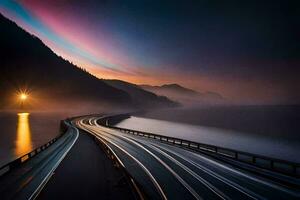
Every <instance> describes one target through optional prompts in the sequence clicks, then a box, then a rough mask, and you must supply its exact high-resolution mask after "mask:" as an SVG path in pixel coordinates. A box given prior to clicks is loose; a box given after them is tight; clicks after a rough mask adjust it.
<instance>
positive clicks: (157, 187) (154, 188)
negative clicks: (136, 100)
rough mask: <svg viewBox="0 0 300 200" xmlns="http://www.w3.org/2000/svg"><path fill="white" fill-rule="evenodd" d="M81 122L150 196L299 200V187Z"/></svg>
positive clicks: (92, 122)
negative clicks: (112, 153) (111, 151)
mask: <svg viewBox="0 0 300 200" xmlns="http://www.w3.org/2000/svg"><path fill="white" fill-rule="evenodd" d="M76 124H77V126H78V127H80V128H81V129H84V130H86V131H87V132H89V133H91V134H92V135H94V136H96V137H97V138H98V139H99V140H100V141H102V142H104V143H105V144H106V145H108V146H109V147H110V148H111V149H112V150H113V151H114V153H115V154H116V155H117V156H118V158H119V159H120V160H121V162H122V163H123V164H124V166H125V167H126V169H127V171H128V172H129V173H130V174H131V176H132V177H134V180H135V181H136V182H137V183H138V184H139V186H140V187H141V190H142V191H144V193H145V195H146V197H148V198H151V199H300V191H299V188H290V187H289V186H285V185H282V184H279V183H277V182H274V181H272V180H269V179H267V178H263V177H260V176H258V175H256V174H252V173H250V172H248V171H244V170H241V169H240V168H234V167H232V166H231V165H228V164H225V163H223V162H221V161H219V160H216V159H213V158H211V157H209V156H206V155H203V154H201V153H195V152H192V151H189V150H186V149H183V148H180V147H178V146H172V145H169V144H165V143H161V142H159V141H157V140H154V139H149V138H142V137H137V136H133V135H129V134H126V133H122V132H120V131H117V130H113V129H109V128H106V127H102V126H100V125H98V124H97V118H84V119H81V120H79V121H77V123H76Z"/></svg>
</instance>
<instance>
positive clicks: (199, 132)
mask: <svg viewBox="0 0 300 200" xmlns="http://www.w3.org/2000/svg"><path fill="white" fill-rule="evenodd" d="M299 122H300V118H299V107H298V106H240V107H237V106H235V107H228V106H226V107H211V108H180V109H167V110H156V111H153V112H147V113H143V114H139V115H138V116H132V117H130V118H129V119H126V120H123V121H122V122H120V123H118V124H117V126H119V127H123V128H129V129H135V130H141V131H146V132H147V131H148V132H152V133H157V134H162V135H167V136H172V137H178V138H182V139H187V140H192V141H196V142H201V143H207V144H212V145H217V146H221V147H227V148H231V149H237V150H241V151H246V152H251V153H255V154H260V155H265V156H269V157H274V158H279V159H284V160H289V161H295V162H298V163H300V156H299V152H300V123H299Z"/></svg>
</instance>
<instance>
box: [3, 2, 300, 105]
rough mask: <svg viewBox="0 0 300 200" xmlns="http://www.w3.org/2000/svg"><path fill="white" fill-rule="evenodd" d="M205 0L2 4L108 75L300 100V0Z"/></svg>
mask: <svg viewBox="0 0 300 200" xmlns="http://www.w3.org/2000/svg"><path fill="white" fill-rule="evenodd" d="M195 2H196V1H181V2H175V1H140V0H137V1H111V0H105V1H97V0H84V1H82V0H57V1H55V0H43V1H40V0H19V1H11V0H1V1H0V12H1V13H2V14H4V15H5V16H6V17H8V18H10V19H12V20H13V21H15V22H16V23H17V24H18V25H20V26H21V27H23V28H24V29H25V30H27V31H29V32H30V33H32V34H34V35H36V36H38V37H39V38H40V39H42V41H43V42H44V43H45V44H46V45H47V46H49V47H50V48H51V49H52V50H53V51H54V52H55V53H57V54H58V55H61V56H62V57H64V58H66V59H68V60H70V61H72V62H73V63H74V64H76V65H78V66H80V67H83V68H86V69H87V70H89V71H90V72H91V73H93V74H95V75H96V76H98V77H99V78H109V79H122V80H125V81H129V82H133V83H138V84H152V85H158V84H164V83H179V84H182V85H184V86H186V87H190V88H192V89H196V90H199V91H207V90H209V91H215V92H218V93H220V94H222V95H223V96H225V97H226V98H228V99H230V100H232V101H236V102H242V103H250V104H253V103H254V104H256V103H270V104H275V103H299V102H300V97H299V96H300V95H299V94H298V93H299V89H300V88H299V85H300V81H299V78H298V77H299V75H300V73H299V64H300V62H299V58H300V47H299V45H300V41H299V35H300V31H299V28H300V26H299V22H300V17H299V13H300V12H299V10H298V8H299V6H297V5H293V4H292V3H291V2H289V1H263V2H262V1H254V0H252V1H243V2H241V3H239V1H219V2H218V1H197V3H195Z"/></svg>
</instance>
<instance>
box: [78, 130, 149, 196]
mask: <svg viewBox="0 0 300 200" xmlns="http://www.w3.org/2000/svg"><path fill="white" fill-rule="evenodd" d="M78 128H79V127H78ZM79 129H80V130H81V131H83V132H87V131H86V130H83V129H81V128H79ZM88 133H90V134H89V136H91V137H92V138H93V140H94V141H95V142H96V144H97V145H98V146H100V148H101V149H102V150H103V151H104V152H105V154H106V155H107V157H108V158H109V159H110V160H111V161H112V162H113V165H114V166H115V167H116V168H118V169H120V170H121V171H122V172H123V174H124V176H125V177H126V179H127V181H128V182H129V183H130V185H131V186H132V188H133V189H134V191H135V192H136V193H135V195H136V196H135V199H145V198H144V192H143V191H142V190H141V186H140V185H138V183H137V182H136V181H135V179H134V178H133V177H132V176H131V174H130V173H129V172H128V171H127V169H126V168H125V167H124V166H123V164H122V162H121V160H120V159H119V158H118V156H117V155H116V154H115V153H114V152H113V150H112V149H111V148H110V147H109V146H108V145H107V144H106V142H104V141H103V139H101V138H99V137H97V136H96V135H95V134H93V133H91V132H88Z"/></svg>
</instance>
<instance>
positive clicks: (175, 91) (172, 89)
mask: <svg viewBox="0 0 300 200" xmlns="http://www.w3.org/2000/svg"><path fill="white" fill-rule="evenodd" d="M140 88H142V89H144V90H147V91H149V92H152V93H154V94H156V95H161V96H166V97H168V98H170V99H172V100H175V101H179V102H180V103H182V104H186V105H187V104H207V103H225V102H224V100H225V99H224V97H223V96H222V95H221V94H219V93H217V92H213V91H206V92H198V91H195V90H192V89H189V88H186V87H183V86H181V85H179V84H165V85H161V86H151V85H140Z"/></svg>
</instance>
